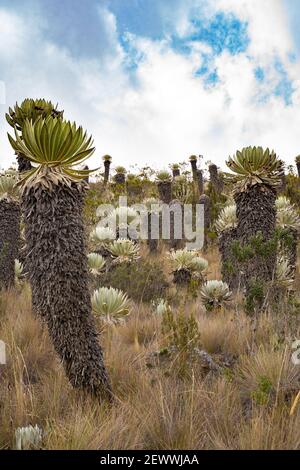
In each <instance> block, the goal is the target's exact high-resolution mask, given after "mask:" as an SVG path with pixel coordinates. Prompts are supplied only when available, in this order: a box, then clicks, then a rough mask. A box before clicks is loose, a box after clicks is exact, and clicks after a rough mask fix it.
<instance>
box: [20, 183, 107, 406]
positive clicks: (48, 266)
mask: <svg viewBox="0 0 300 470" xmlns="http://www.w3.org/2000/svg"><path fill="white" fill-rule="evenodd" d="M83 196H84V194H83V190H82V186H81V185H80V184H72V185H71V187H69V186H66V185H64V184H59V185H58V186H54V187H53V188H52V190H50V191H49V190H46V189H44V188H42V187H41V186H39V187H32V188H30V189H29V190H28V191H27V192H25V193H24V194H23V197H22V212H23V214H24V216H25V236H26V241H27V246H28V259H27V268H28V270H29V278H30V282H31V286H32V294H33V300H34V308H35V309H36V312H37V313H38V314H39V315H40V316H41V318H42V319H43V321H45V323H46V324H47V326H48V331H49V335H50V338H51V340H52V342H53V345H54V348H55V350H56V352H57V354H58V355H59V357H60V359H61V361H62V363H63V366H64V369H65V372H66V375H67V377H68V379H69V381H70V383H71V384H72V386H73V387H74V388H78V389H81V390H82V391H85V392H87V393H88V394H90V395H93V396H95V397H96V398H98V399H99V400H101V399H103V398H108V399H111V397H112V392H111V386H110V382H109V378H108V374H107V372H106V369H105V366H104V362H103V354H102V349H101V347H100V344H99V342H98V337H97V331H96V328H95V324H94V319H93V316H92V308H91V299H90V294H89V288H88V276H89V275H88V265H87V256H86V249H85V230H84V223H83V218H82V209H83Z"/></svg>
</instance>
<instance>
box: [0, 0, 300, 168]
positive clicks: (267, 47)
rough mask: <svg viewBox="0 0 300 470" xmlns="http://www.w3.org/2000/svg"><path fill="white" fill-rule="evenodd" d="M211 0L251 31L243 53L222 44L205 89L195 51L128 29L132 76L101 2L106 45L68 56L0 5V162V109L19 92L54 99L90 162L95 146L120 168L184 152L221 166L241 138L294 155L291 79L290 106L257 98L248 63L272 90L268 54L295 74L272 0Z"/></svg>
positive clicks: (183, 20) (295, 108)
mask: <svg viewBox="0 0 300 470" xmlns="http://www.w3.org/2000/svg"><path fill="white" fill-rule="evenodd" d="M192 3H195V2H192ZM200 3H201V2H200ZM202 3H203V2H202ZM206 3H207V2H206ZM181 8H183V7H181ZM211 8H212V9H211V12H213V11H216V9H220V8H222V9H223V10H225V11H233V12H235V13H236V14H237V15H238V16H239V17H241V18H242V19H244V20H246V21H248V22H249V33H250V38H251V44H250V46H249V50H248V51H247V54H240V55H237V56H231V55H229V54H228V53H227V52H224V53H222V54H221V55H220V56H219V57H218V58H216V61H215V65H216V67H217V71H218V75H219V78H220V83H219V84H218V85H217V86H216V87H211V88H207V86H205V85H204V83H203V81H202V79H201V78H200V77H198V78H196V77H194V72H195V70H196V69H197V68H199V65H200V64H199V60H200V59H199V53H196V50H195V51H194V53H193V54H191V56H190V57H185V56H182V55H180V54H179V53H176V52H175V51H173V50H172V49H171V48H170V45H169V42H168V41H167V40H166V41H162V42H155V41H151V40H149V39H145V38H140V37H134V36H133V37H132V38H131V40H132V41H133V45H134V47H135V48H136V49H138V51H139V52H141V53H143V56H144V57H145V59H144V61H142V62H141V63H140V64H139V67H138V69H137V71H136V78H135V83H134V84H133V83H132V81H131V78H130V76H129V75H128V73H127V72H126V71H125V69H124V67H123V65H122V61H123V59H124V51H123V49H122V48H121V46H120V44H119V41H118V35H117V27H116V21H115V18H114V16H113V15H112V13H110V12H109V11H108V10H107V9H103V8H102V9H101V10H99V14H100V15H101V18H102V21H101V24H102V25H103V28H105V27H107V29H106V31H107V38H108V41H109V44H110V47H109V53H108V54H107V55H106V57H105V59H103V58H101V60H100V59H99V60H97V59H94V60H84V59H82V58H81V59H75V58H74V57H72V55H71V54H70V52H69V51H68V50H67V49H63V48H60V47H58V46H57V45H54V44H52V43H49V42H47V41H46V40H45V39H44V38H43V36H42V32H41V31H40V30H39V26H38V23H37V22H36V23H34V26H33V25H32V24H31V27H30V28H28V27H27V26H26V20H25V18H22V17H20V16H17V15H13V14H11V13H8V12H7V11H5V10H3V9H2V10H0V21H1V18H5V21H6V23H5V24H6V25H7V26H6V28H5V30H4V31H3V30H1V32H0V44H1V46H0V70H2V71H3V73H4V75H3V77H1V76H0V79H2V80H4V81H5V83H6V89H7V105H6V106H1V107H0V111H1V122H0V125H1V129H2V138H1V139H0V155H1V162H0V165H2V166H4V165H5V166H7V165H8V164H9V163H10V161H11V159H12V156H13V153H12V151H11V149H10V148H9V146H8V143H7V139H6V136H5V133H4V130H9V129H8V126H7V125H6V124H5V122H4V119H3V114H4V113H5V111H6V109H7V107H8V105H12V104H13V103H14V102H15V101H16V100H18V101H21V100H22V99H23V98H25V97H27V96H32V97H40V96H44V97H46V98H49V99H52V100H53V101H54V102H59V103H60V105H61V107H62V108H64V109H65V113H66V117H67V118H71V119H75V120H76V121H77V122H78V123H81V124H82V125H83V126H84V127H86V128H88V130H89V131H90V132H91V133H92V134H93V136H94V138H95V143H96V147H97V153H96V155H95V156H93V159H92V161H91V162H90V166H94V165H95V166H97V165H98V164H99V161H100V157H101V155H103V154H105V153H110V154H111V155H112V156H113V158H114V161H115V163H116V164H117V163H122V164H124V165H126V166H129V165H130V164H133V163H137V164H144V163H149V164H152V165H154V166H155V167H166V166H167V164H168V163H170V162H175V161H182V160H183V159H184V158H187V157H188V155H190V154H192V153H193V154H194V153H196V154H203V155H204V156H205V157H206V159H207V160H208V159H210V160H213V161H215V162H216V163H218V164H219V165H220V166H224V162H225V159H226V158H227V157H228V155H229V154H232V153H233V152H234V151H235V150H236V149H237V148H239V147H242V146H244V145H250V144H257V145H264V146H271V147H274V148H275V150H277V151H278V153H279V154H280V155H281V157H283V158H285V160H286V161H287V162H289V163H290V162H292V161H293V157H294V156H295V155H296V154H298V153H299V149H298V133H299V126H300V111H299V102H300V83H299V80H298V82H297V81H295V83H294V85H295V87H296V91H295V93H294V95H293V105H291V106H286V105H285V103H284V100H283V99H282V97H275V96H273V97H272V98H271V99H270V100H268V101H267V102H266V103H261V102H260V101H259V99H258V95H259V94H261V93H265V92H267V91H268V90H267V89H265V88H266V85H264V84H258V83H257V81H256V80H255V76H254V69H255V67H256V66H257V65H261V66H263V67H265V68H266V70H267V72H268V82H267V88H268V89H269V88H270V87H271V88H274V86H275V85H276V83H277V82H278V74H277V73H276V71H275V70H274V68H273V59H274V57H276V56H278V57H280V58H281V60H282V62H283V63H284V65H285V67H286V70H287V72H288V74H289V77H290V78H291V79H295V80H296V79H298V77H299V64H298V63H292V62H290V61H289V59H288V54H289V52H290V51H291V49H292V40H291V37H290V33H289V29H288V26H287V24H288V23H287V21H286V20H285V15H284V12H283V10H282V5H281V0H264V1H263V2H262V1H261V0H251V1H246V0H239V1H238V2H237V1H236V0H212V1H211ZM178 11H181V12H182V11H183V10H178ZM184 11H185V12H186V13H187V10H184ZM207 14H210V13H207ZM3 15H4V16H3ZM187 18H188V15H187V14H186V16H185V17H183V16H182V15H181V16H180V20H178V27H179V28H180V29H181V32H184V29H185V28H186V27H187ZM1 23H2V21H1ZM10 44H13V47H12V48H10ZM197 47H198V48H199V47H202V46H201V45H199V44H198V46H197ZM205 47H207V46H205ZM8 51H9V52H8ZM198 52H199V51H198ZM264 87H265V88H264ZM3 157H4V160H3Z"/></svg>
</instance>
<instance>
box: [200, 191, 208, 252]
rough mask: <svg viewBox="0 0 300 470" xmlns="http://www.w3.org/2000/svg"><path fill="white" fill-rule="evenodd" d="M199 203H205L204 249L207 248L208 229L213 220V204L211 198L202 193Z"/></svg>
mask: <svg viewBox="0 0 300 470" xmlns="http://www.w3.org/2000/svg"><path fill="white" fill-rule="evenodd" d="M199 204H201V205H203V210H204V245H203V249H204V250H206V249H207V245H208V231H209V228H210V221H211V204H210V198H209V196H207V195H206V194H202V196H200V198H199Z"/></svg>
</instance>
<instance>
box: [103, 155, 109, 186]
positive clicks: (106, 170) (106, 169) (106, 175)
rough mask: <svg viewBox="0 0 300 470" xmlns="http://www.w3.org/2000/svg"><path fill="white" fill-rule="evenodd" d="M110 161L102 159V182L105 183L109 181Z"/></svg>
mask: <svg viewBox="0 0 300 470" xmlns="http://www.w3.org/2000/svg"><path fill="white" fill-rule="evenodd" d="M110 164H111V162H110V161H109V160H105V161H104V184H107V183H108V181H109V170H110Z"/></svg>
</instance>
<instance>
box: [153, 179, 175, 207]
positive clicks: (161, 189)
mask: <svg viewBox="0 0 300 470" xmlns="http://www.w3.org/2000/svg"><path fill="white" fill-rule="evenodd" d="M157 188H158V193H159V197H160V199H161V200H162V201H163V202H164V203H165V204H170V202H171V201H172V183H171V181H160V182H159V183H157Z"/></svg>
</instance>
